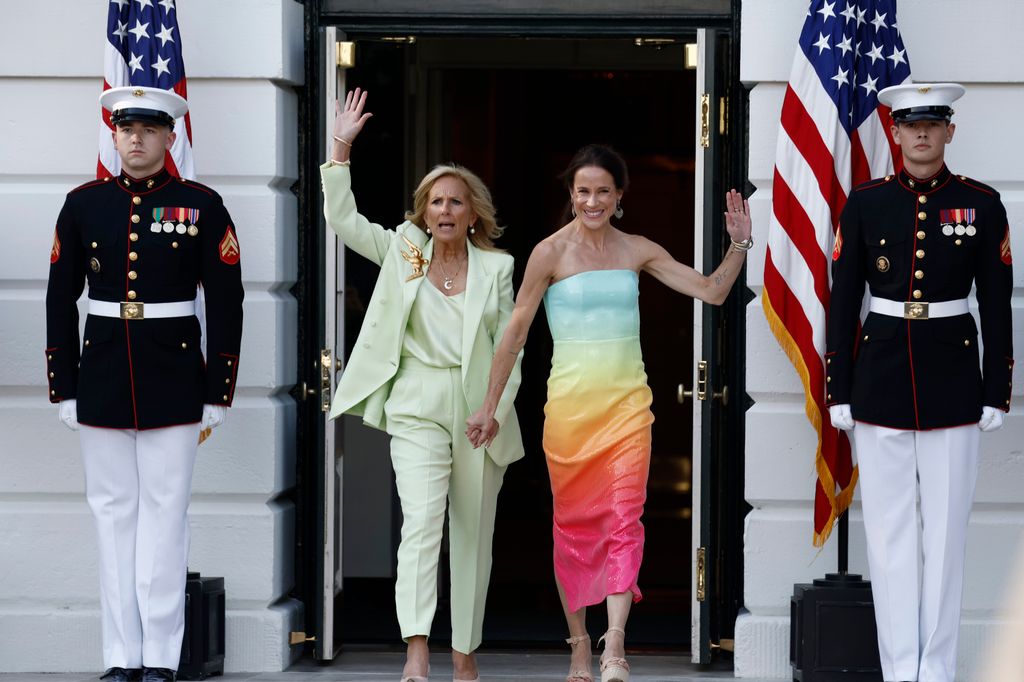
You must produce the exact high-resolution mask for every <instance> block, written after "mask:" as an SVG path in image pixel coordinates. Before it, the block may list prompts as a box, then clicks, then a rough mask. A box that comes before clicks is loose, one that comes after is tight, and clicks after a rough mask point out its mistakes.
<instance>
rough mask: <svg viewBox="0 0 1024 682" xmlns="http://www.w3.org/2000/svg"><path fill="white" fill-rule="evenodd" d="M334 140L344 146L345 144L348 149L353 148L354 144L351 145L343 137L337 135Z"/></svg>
mask: <svg viewBox="0 0 1024 682" xmlns="http://www.w3.org/2000/svg"><path fill="white" fill-rule="evenodd" d="M334 139H335V140H337V141H338V142H340V143H342V144H343V145H345V146H346V147H351V146H352V143H351V142H349V141H348V140H346V139H345V138H343V137H338V136H337V135H335V136H334Z"/></svg>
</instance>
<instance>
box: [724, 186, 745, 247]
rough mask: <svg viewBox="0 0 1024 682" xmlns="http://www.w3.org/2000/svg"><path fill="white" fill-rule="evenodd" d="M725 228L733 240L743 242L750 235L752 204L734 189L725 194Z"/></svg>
mask: <svg viewBox="0 0 1024 682" xmlns="http://www.w3.org/2000/svg"><path fill="white" fill-rule="evenodd" d="M725 208H726V211H725V229H726V231H727V232H728V233H729V236H730V237H732V238H733V240H735V241H738V242H742V241H744V240H746V239H747V238H749V237H750V230H751V223H750V204H749V203H747V200H746V199H744V198H743V195H742V194H740V193H739V192H737V191H736V190H734V189H731V190H729V192H728V193H727V194H726V195H725Z"/></svg>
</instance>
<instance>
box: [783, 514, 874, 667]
mask: <svg viewBox="0 0 1024 682" xmlns="http://www.w3.org/2000/svg"><path fill="white" fill-rule="evenodd" d="M848 523H849V522H848V521H847V519H846V514H845V513H844V514H843V515H842V516H841V517H840V518H839V537H838V542H839V570H838V571H837V572H836V573H828V574H826V575H825V577H824V578H816V579H815V580H814V582H813V583H812V584H810V585H808V584H796V585H793V597H792V599H791V600H790V604H789V661H790V664H791V665H792V666H793V680H795V681H798V682H881V680H882V668H881V663H880V662H879V659H878V634H877V630H876V629H875V607H874V604H873V603H872V601H871V583H870V582H868V581H867V580H864V579H863V578H862V577H861V576H860V575H858V574H856V573H849V572H848V571H847V565H848V562H847V548H848V542H849V530H848Z"/></svg>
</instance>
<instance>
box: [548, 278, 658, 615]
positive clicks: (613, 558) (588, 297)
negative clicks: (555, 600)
mask: <svg viewBox="0 0 1024 682" xmlns="http://www.w3.org/2000/svg"><path fill="white" fill-rule="evenodd" d="M638 298H639V289H638V277H637V273H635V272H633V271H632V270H591V271H587V272H581V273H579V274H576V275H573V276H571V277H567V278H565V279H563V280H560V281H558V282H555V283H554V284H552V285H551V286H550V287H548V290H547V293H546V294H545V295H544V309H545V311H546V313H547V319H548V326H549V327H550V329H551V337H552V339H553V341H554V351H553V353H552V358H551V376H550V377H549V378H548V401H547V404H546V405H545V407H544V415H545V417H546V419H545V422H544V452H545V454H546V455H547V463H548V472H549V474H550V477H551V492H552V495H553V497H554V531H553V535H554V561H555V575H556V576H557V578H558V581H559V583H560V584H561V585H562V587H563V588H564V590H565V595H566V598H567V600H568V603H569V609H570V610H571V611H576V610H578V609H579V608H581V607H583V606H589V605H592V604H598V603H600V602H602V601H604V599H605V597H607V596H608V595H610V594H617V593H620V592H626V591H630V592H632V593H633V600H634V601H639V600H640V596H641V595H640V588H639V587H638V586H637V575H638V574H639V572H640V563H641V560H642V559H643V547H644V527H643V524H642V523H641V522H640V516H641V514H643V508H644V501H645V500H646V498H647V475H648V470H649V468H650V461H651V424H652V423H653V422H654V415H653V414H652V413H651V409H650V408H651V398H652V396H651V389H650V388H648V386H647V375H646V373H645V372H644V363H643V358H642V357H641V354H640V309H639V303H638Z"/></svg>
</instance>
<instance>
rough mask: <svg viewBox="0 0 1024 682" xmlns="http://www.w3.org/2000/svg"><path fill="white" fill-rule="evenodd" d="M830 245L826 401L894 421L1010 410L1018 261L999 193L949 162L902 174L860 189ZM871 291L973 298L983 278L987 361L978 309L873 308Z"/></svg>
mask: <svg viewBox="0 0 1024 682" xmlns="http://www.w3.org/2000/svg"><path fill="white" fill-rule="evenodd" d="M839 224H840V227H839V232H838V234H837V236H836V246H835V249H834V250H833V253H832V296H831V301H830V305H829V313H828V330H827V339H826V346H827V350H826V355H825V358H826V363H827V364H826V376H827V385H826V387H825V388H826V394H827V400H826V404H827V405H836V404H846V403H848V404H850V406H851V411H852V413H853V418H854V419H856V420H858V421H863V422H868V423H871V424H876V425H879V426H887V427H890V428H896V429H916V430H923V429H935V428H944V427H952V426H961V425H965V424H970V423H974V422H977V421H978V419H980V417H981V408H982V406H984V405H989V406H992V407H996V408H999V409H1002V410H1004V411H1008V410H1009V406H1010V389H1011V385H1010V377H1011V372H1012V370H1013V337H1012V329H1011V319H1010V314H1011V313H1010V295H1011V292H1012V289H1013V268H1012V265H1011V263H1012V258H1011V254H1010V233H1009V226H1008V224H1007V219H1006V210H1005V209H1004V208H1003V205H1002V202H1001V201H1000V200H999V194H998V193H997V192H996V191H995V190H993V189H992V188H991V187H988V186H986V185H983V184H981V183H979V182H975V181H974V180H971V179H970V178H965V177H963V176H957V175H953V174H951V173H950V172H949V170H948V169H947V168H946V167H945V166H943V168H942V170H941V171H939V173H937V174H936V175H935V176H934V177H931V178H927V179H924V180H918V179H916V178H914V177H912V176H911V175H909V174H908V173H907V172H906V171H901V172H900V173H899V174H898V175H895V176H887V177H886V178H884V179H880V180H873V181H871V182H868V183H865V184H864V185H861V186H860V187H858V188H856V189H855V190H854V191H853V192H852V193H851V194H850V198H849V200H848V201H847V203H846V206H845V208H844V209H843V213H842V215H841V217H840V220H839ZM865 284H866V285H867V286H868V288H869V290H870V292H871V295H872V296H875V297H881V298H887V299H890V300H893V301H902V302H915V301H917V302H929V303H931V302H938V301H951V300H956V299H962V298H966V297H967V296H968V295H969V294H970V292H971V285H972V284H974V285H975V286H976V296H977V301H978V313H979V317H980V321H981V338H982V341H983V342H984V358H983V360H982V361H981V363H980V365H979V359H978V358H979V355H978V328H977V325H976V324H975V320H974V317H973V316H972V315H970V314H969V313H968V314H963V315H956V316H953V317H945V318H930V319H904V318H902V317H892V316H889V315H881V314H878V313H873V312H872V313H869V314H868V316H867V318H866V319H865V320H864V325H863V328H861V329H860V330H859V331H858V325H859V323H860V311H861V300H862V297H863V293H864V286H865Z"/></svg>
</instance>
